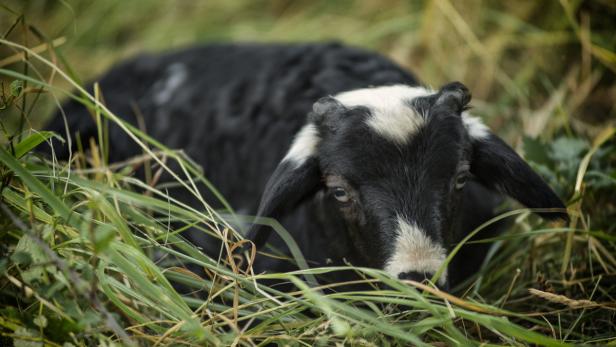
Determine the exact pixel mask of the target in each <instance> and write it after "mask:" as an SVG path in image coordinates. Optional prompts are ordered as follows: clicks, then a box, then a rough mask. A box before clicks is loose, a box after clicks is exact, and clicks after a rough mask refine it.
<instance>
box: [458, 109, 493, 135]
mask: <svg viewBox="0 0 616 347" xmlns="http://www.w3.org/2000/svg"><path fill="white" fill-rule="evenodd" d="M462 122H463V123H464V126H465V127H466V131H468V134H469V135H470V136H471V137H472V138H473V139H474V140H481V139H485V138H486V137H488V136H490V129H488V127H487V126H486V125H485V124H483V122H482V121H481V119H479V118H478V117H474V116H471V115H470V114H469V113H468V112H462Z"/></svg>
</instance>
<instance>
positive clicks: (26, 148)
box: [15, 131, 54, 158]
mask: <svg viewBox="0 0 616 347" xmlns="http://www.w3.org/2000/svg"><path fill="white" fill-rule="evenodd" d="M52 136H54V133H53V132H51V131H41V132H36V133H32V134H30V135H29V136H27V137H26V138H25V139H23V140H21V141H20V142H19V143H18V144H17V145H15V157H16V158H21V157H23V156H24V155H25V154H26V153H28V152H30V151H32V150H33V149H34V148H35V147H36V146H38V145H40V144H41V143H42V142H44V141H47V140H48V139H50V138H51V137H52Z"/></svg>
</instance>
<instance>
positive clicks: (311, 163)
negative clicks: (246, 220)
mask: <svg viewBox="0 0 616 347" xmlns="http://www.w3.org/2000/svg"><path fill="white" fill-rule="evenodd" d="M319 140H320V139H319V134H318V130H317V128H316V126H315V125H314V124H312V123H310V124H308V125H305V126H304V127H303V128H302V129H301V130H300V132H299V133H298V134H297V135H296V137H295V140H294V141H293V144H292V146H291V149H290V150H289V152H288V153H287V155H286V156H285V157H284V159H282V161H281V162H280V164H278V167H277V168H276V170H275V171H274V173H273V174H272V176H271V177H270V179H269V181H268V182H267V185H266V186H265V190H264V192H263V196H262V197H261V203H260V205H259V211H258V213H257V215H258V216H259V217H270V218H278V217H280V216H281V215H283V214H284V213H285V212H287V211H289V210H292V209H293V208H295V207H296V206H297V205H298V203H300V202H301V201H302V200H303V199H304V198H306V197H307V196H310V195H312V194H313V193H314V192H316V190H317V189H318V187H319V184H320V182H321V175H320V170H319V163H318V160H317V157H316V148H317V145H318V143H319ZM270 234H271V228H270V227H267V226H263V225H259V224H253V226H252V227H251V228H250V230H249V231H248V234H247V235H246V238H247V239H249V240H251V241H252V242H253V243H254V244H255V245H256V247H257V248H260V247H262V246H263V245H265V243H266V242H267V239H268V238H269V236H270Z"/></svg>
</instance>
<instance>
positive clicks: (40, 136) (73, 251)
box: [0, 0, 616, 346]
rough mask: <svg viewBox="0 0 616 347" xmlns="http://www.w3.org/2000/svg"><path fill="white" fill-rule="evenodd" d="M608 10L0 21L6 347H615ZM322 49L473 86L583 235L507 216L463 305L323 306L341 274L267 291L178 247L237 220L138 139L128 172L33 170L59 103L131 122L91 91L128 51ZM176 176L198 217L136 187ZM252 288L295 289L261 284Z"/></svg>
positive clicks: (340, 4) (404, 9) (302, 276)
mask: <svg viewBox="0 0 616 347" xmlns="http://www.w3.org/2000/svg"><path fill="white" fill-rule="evenodd" d="M615 11H616V9H615V7H614V5H612V4H611V3H610V2H607V1H603V2H602V1H595V2H584V3H580V2H571V1H567V0H561V1H560V2H549V3H544V2H541V3H540V2H514V3H499V2H471V1H468V2H451V1H447V0H433V1H424V2H403V1H393V0H392V1H363V2H354V1H336V2H330V1H293V2H287V1H273V2H269V1H267V2H266V1H255V2H204V3H192V2H158V1H149V0H146V1H140V2H123V1H119V0H113V1H99V2H94V1H80V2H76V1H62V2H47V1H33V2H18V1H9V2H8V3H6V4H3V5H0V23H2V24H0V34H1V35H2V39H1V40H0V76H2V78H1V79H0V81H2V84H1V86H0V87H1V88H0V89H1V92H0V112H1V113H0V116H1V117H0V124H1V125H2V127H1V133H2V137H1V139H2V148H1V149H0V177H1V178H2V179H1V188H2V189H1V190H0V192H1V195H2V196H1V199H0V210H1V213H0V225H2V227H1V228H0V240H1V242H0V254H2V256H1V258H0V305H1V306H0V334H1V336H0V345H3V346H4V345H9V346H10V345H11V344H13V345H15V346H33V345H43V344H44V345H51V346H60V345H64V346H71V345H73V346H89V345H158V346H171V345H173V346H175V345H190V346H192V345H195V346H199V345H204V344H206V345H234V344H235V345H265V344H267V343H276V344H279V345H286V344H289V345H335V344H350V345H370V346H373V345H376V346H380V345H409V344H410V345H430V344H432V345H476V344H482V343H483V344H487V345H545V346H561V345H563V346H564V345H576V344H598V345H616V325H615V323H614V322H616V299H615V298H614V296H615V295H616V259H615V255H614V254H616V233H615V228H616V223H615V222H616V208H615V205H614V199H613V194H614V190H615V188H616V143H615V141H614V132H615V130H614V120H615V119H616V117H615V113H616V111H615V109H614V103H613V100H614V90H615V88H616V86H615V85H614V80H615V78H614V77H615V75H614V73H615V71H616V58H615V57H616V55H615V54H616V53H615V52H616V49H615V47H616V38H615V37H614V35H613V32H614V25H613V24H612V20H613V14H614V12H615ZM332 39H337V40H342V41H345V42H349V43H351V44H354V45H359V46H363V47H366V48H370V49H374V50H378V51H380V52H382V53H383V54H386V55H388V56H390V57H392V59H394V60H396V61H397V62H399V63H400V64H401V65H403V66H406V67H408V68H409V69H410V70H411V71H414V72H415V73H418V74H419V77H420V78H421V79H422V80H424V81H426V82H428V83H430V84H432V85H435V86H438V85H440V84H442V83H445V82H447V81H450V80H461V81H464V82H465V84H467V85H468V86H469V87H470V89H471V90H472V91H473V95H474V101H473V106H474V112H475V113H476V114H478V115H480V116H482V118H483V119H484V120H485V121H486V122H487V123H488V124H489V125H490V126H491V127H492V128H493V129H494V130H495V131H497V132H498V133H499V134H500V135H502V136H503V137H505V138H506V139H507V141H508V142H509V143H511V144H513V145H514V146H515V147H516V148H517V149H519V150H520V151H522V152H523V153H524V154H525V157H526V158H527V160H529V162H530V163H531V165H533V166H534V168H535V169H536V170H537V171H539V172H540V173H541V174H542V175H543V176H544V177H545V178H546V179H547V180H548V181H549V183H550V185H551V186H552V187H554V188H555V189H556V190H557V191H558V193H559V195H560V196H561V197H564V198H565V200H567V203H568V208H569V211H570V214H571V215H572V220H571V222H570V223H569V224H568V225H562V224H558V223H557V224H547V223H546V222H544V221H542V220H540V219H539V218H537V217H535V216H533V215H532V214H531V213H530V211H528V210H526V209H517V210H516V209H514V211H513V212H512V213H510V215H503V216H501V218H510V219H512V220H513V221H514V223H513V226H512V228H511V230H509V231H508V232H507V233H505V234H503V235H501V236H499V237H498V238H496V239H493V240H480V241H473V242H493V243H494V246H493V248H492V252H491V256H490V259H489V261H488V262H487V263H486V264H485V265H484V267H483V268H482V269H481V271H480V272H479V273H478V274H477V276H475V277H474V278H472V279H471V280H470V281H469V282H468V283H466V284H465V285H464V286H462V287H461V288H458V290H456V291H454V292H452V293H445V292H442V291H439V290H437V289H435V288H434V287H432V286H428V285H423V284H420V283H414V282H408V283H402V282H400V281H398V280H395V279H392V278H390V277H389V276H387V275H386V274H384V273H383V272H381V271H378V270H374V269H353V270H354V271H359V272H361V273H363V274H364V278H365V281H366V282H374V283H377V282H378V283H383V284H386V285H387V286H386V287H384V286H382V287H381V288H387V289H375V290H372V291H366V292H344V293H331V294H325V292H324V291H322V290H319V289H322V288H311V287H310V286H309V285H308V281H307V280H306V279H307V278H308V279H309V278H310V276H309V275H318V274H319V273H323V272H334V271H343V270H345V269H339V268H320V269H306V270H302V271H298V272H295V273H285V274H266V275H264V274H257V275H255V274H252V273H245V272H242V270H241V267H239V266H238V265H239V264H236V259H235V258H226V257H225V258H219V259H212V258H209V257H207V256H205V255H204V254H203V253H202V252H200V250H199V249H197V248H196V247H194V246H192V245H191V244H189V243H186V242H185V241H184V240H183V239H182V237H181V236H180V235H179V233H180V232H181V231H182V230H183V229H184V228H186V227H193V228H198V229H200V230H202V231H203V232H206V233H210V234H213V235H218V236H219V237H224V238H226V239H227V240H228V242H227V247H229V248H230V249H233V248H234V247H235V246H237V245H238V244H239V242H240V241H239V240H240V238H241V237H240V236H239V235H237V233H236V231H235V230H233V228H231V227H230V225H229V223H228V221H227V220H228V219H229V218H231V217H233V214H232V213H231V212H229V211H216V210H213V209H211V208H210V207H209V205H208V201H203V199H202V198H200V196H199V195H198V190H197V189H195V187H197V186H199V187H200V186H203V185H205V186H207V184H208V182H207V179H206V177H205V176H203V174H202V173H201V172H200V170H199V168H198V167H196V166H195V165H194V164H192V162H191V161H190V160H189V159H188V158H185V157H184V156H183V155H182V154H181V153H180V152H177V151H173V150H170V149H168V148H165V147H164V146H163V145H162V144H160V143H159V142H157V141H156V140H155V139H151V138H149V137H148V136H147V134H144V133H142V132H140V131H139V130H138V129H135V128H133V127H131V126H130V125H128V124H125V125H124V127H125V130H126V132H127V136H131V137H132V138H133V139H134V140H135V141H137V142H139V143H141V145H142V147H143V148H144V151H145V152H146V156H145V157H141V158H136V159H135V160H134V161H131V162H128V163H119V164H115V165H110V164H109V163H106V162H105V159H104V158H105V141H104V131H101V135H100V136H99V141H95V142H93V143H91V144H82V147H85V148H90V149H92V151H91V152H92V153H94V155H90V156H86V155H85V154H84V152H85V151H80V152H78V153H75V154H74V156H73V160H72V161H71V163H70V165H67V164H65V163H57V162H54V161H50V160H48V159H45V158H41V157H40V156H39V155H37V154H36V153H35V152H34V151H33V149H34V148H35V147H36V146H45V144H44V143H43V142H44V141H45V140H47V139H48V138H49V136H52V135H51V134H47V133H44V132H43V133H41V132H38V131H37V130H36V129H41V127H42V125H43V124H44V122H45V121H46V119H47V117H48V115H49V114H50V112H51V111H52V110H53V109H54V108H55V107H57V105H58V104H59V101H58V100H61V99H63V98H66V97H73V98H78V99H79V100H81V101H82V102H83V103H84V104H86V105H88V106H89V107H90V108H91V109H92V110H93V114H94V115H95V116H96V117H98V118H97V119H99V120H100V122H101V124H104V122H121V120H120V118H118V117H119V116H121V115H114V114H112V113H110V112H109V111H108V110H107V109H106V108H105V106H104V103H103V102H101V100H102V98H101V95H100V94H99V93H94V94H93V95H89V94H87V93H86V92H85V91H83V90H80V89H79V86H80V85H82V83H81V81H84V80H89V79H91V78H94V77H95V76H96V75H98V74H99V73H101V72H102V71H104V70H105V69H106V68H108V67H109V66H111V65H112V64H113V63H114V62H116V61H118V60H120V59H122V58H125V57H127V56H130V55H133V54H135V53H137V52H140V51H143V50H164V49H169V48H173V47H178V46H183V45H188V44H192V43H195V42H207V41H216V40H241V41H280V40H283V41H306V40H311V41H320V40H332ZM59 135H60V136H61V135H62V134H59ZM171 161H177V162H178V163H180V164H181V167H182V168H184V170H182V171H181V172H173V173H172V174H173V175H174V176H175V179H176V181H177V182H178V184H183V185H184V187H185V189H188V190H190V191H192V192H193V193H194V194H195V195H197V198H198V199H199V200H200V201H201V206H199V207H194V206H185V205H183V204H181V203H180V202H177V201H173V200H171V199H170V198H169V197H168V196H166V194H165V193H164V190H163V189H162V188H161V186H160V185H157V183H156V180H155V179H154V178H153V176H155V175H152V176H150V177H149V178H148V179H146V180H145V181H143V182H142V181H139V180H137V179H135V178H133V177H132V176H131V172H132V170H133V168H134V166H135V165H146V166H147V165H150V164H148V163H152V164H151V167H150V168H151V169H152V170H153V172H154V173H156V172H157V171H165V170H169V169H168V166H167V163H169V162H171ZM169 171H170V170H169ZM143 192H146V193H143ZM240 217H241V216H240ZM264 222H268V223H273V225H275V226H278V225H277V224H276V223H275V221H264ZM171 226H173V227H171ZM277 230H278V231H279V232H280V233H283V234H284V233H285V231H284V230H282V229H280V228H278V229H277ZM477 232H478V233H479V235H481V230H478V231H477ZM462 246H463V245H462ZM296 258H297V260H301V255H297V256H296ZM182 264H192V266H194V267H198V268H203V269H205V273H206V274H207V275H206V276H203V277H201V276H196V275H195V274H194V273H193V272H191V271H190V270H189V269H187V268H186V267H184V266H183V265H182ZM346 270H348V269H346ZM262 278H279V279H283V280H286V281H290V282H292V283H293V284H295V286H296V287H297V290H296V291H294V292H291V293H281V292H278V291H276V290H274V289H271V288H268V287H266V286H257V285H256V282H255V280H256V279H262ZM172 282H176V283H182V285H183V286H184V287H185V289H186V291H188V292H189V293H178V292H177V291H176V290H175V289H174V288H173V286H172V285H171V283H172Z"/></svg>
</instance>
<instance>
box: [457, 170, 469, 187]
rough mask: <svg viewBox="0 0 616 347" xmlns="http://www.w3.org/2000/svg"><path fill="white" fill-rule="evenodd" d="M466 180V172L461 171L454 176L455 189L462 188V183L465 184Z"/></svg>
mask: <svg viewBox="0 0 616 347" xmlns="http://www.w3.org/2000/svg"><path fill="white" fill-rule="evenodd" d="M467 180H468V174H467V173H465V172H463V173H460V174H458V177H456V189H458V190H460V189H462V188H464V185H465V184H466V181H467Z"/></svg>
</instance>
